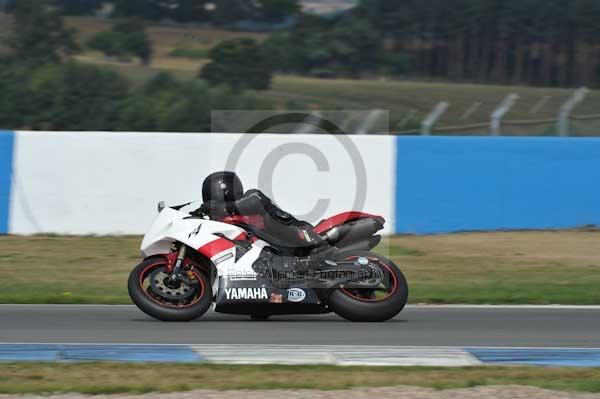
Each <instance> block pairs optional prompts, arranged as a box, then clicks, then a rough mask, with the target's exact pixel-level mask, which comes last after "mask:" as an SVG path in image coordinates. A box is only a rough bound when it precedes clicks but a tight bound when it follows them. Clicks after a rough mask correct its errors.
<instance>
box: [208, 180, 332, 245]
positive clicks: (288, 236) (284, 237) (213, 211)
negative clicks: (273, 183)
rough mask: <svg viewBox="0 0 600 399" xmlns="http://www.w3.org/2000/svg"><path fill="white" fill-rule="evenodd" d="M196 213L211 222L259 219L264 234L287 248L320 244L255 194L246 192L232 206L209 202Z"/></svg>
mask: <svg viewBox="0 0 600 399" xmlns="http://www.w3.org/2000/svg"><path fill="white" fill-rule="evenodd" d="M200 209H201V210H202V212H203V213H204V214H207V215H209V216H210V218H211V219H215V220H219V219H222V218H224V217H227V216H231V215H242V216H255V215H259V216H262V217H263V218H264V221H265V232H267V233H268V234H270V235H272V236H274V237H276V238H277V239H278V240H280V241H282V242H284V243H285V244H286V246H288V247H290V248H307V247H317V246H319V245H320V244H321V243H322V242H323V239H322V238H321V236H319V235H318V234H317V233H315V232H314V231H313V226H312V225H310V224H309V223H307V222H303V221H300V220H298V219H296V218H295V217H293V216H292V215H291V214H289V213H288V212H285V211H284V210H282V209H281V208H279V207H278V206H277V205H275V204H274V203H273V201H271V199H270V198H269V197H267V196H266V195H265V194H263V193H262V192H261V191H259V190H249V191H247V192H246V193H245V194H244V196H243V197H242V198H240V199H238V200H237V201H234V202H217V201H209V202H207V203H204V204H202V207H201V208H200Z"/></svg>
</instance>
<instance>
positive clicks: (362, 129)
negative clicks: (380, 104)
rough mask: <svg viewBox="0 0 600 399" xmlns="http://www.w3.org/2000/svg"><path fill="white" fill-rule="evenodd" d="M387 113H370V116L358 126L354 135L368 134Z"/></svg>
mask: <svg viewBox="0 0 600 399" xmlns="http://www.w3.org/2000/svg"><path fill="white" fill-rule="evenodd" d="M384 112H385V111H383V110H380V109H376V110H373V111H371V112H369V115H367V117H366V118H365V120H364V121H362V123H361V124H360V126H358V128H357V129H356V132H355V133H354V134H367V133H368V132H369V129H370V128H371V127H372V126H373V125H375V123H377V120H378V119H379V118H380V117H381V115H383V113H384Z"/></svg>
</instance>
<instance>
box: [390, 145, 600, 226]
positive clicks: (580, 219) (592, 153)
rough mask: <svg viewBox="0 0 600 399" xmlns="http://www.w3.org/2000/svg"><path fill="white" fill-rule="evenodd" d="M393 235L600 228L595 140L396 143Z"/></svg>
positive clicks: (599, 179)
mask: <svg viewBox="0 0 600 399" xmlns="http://www.w3.org/2000/svg"><path fill="white" fill-rule="evenodd" d="M396 163H397V176H396V180H397V185H396V231H397V232H398V233H416V234H427V233H442V232H451V231H468V230H501V229H543V228H565V227H574V226H582V225H589V224H595V225H600V138H541V137H540V138H537V137H536V138H533V137H519V138H516V137H515V138H509V137H398V139H397V161H396Z"/></svg>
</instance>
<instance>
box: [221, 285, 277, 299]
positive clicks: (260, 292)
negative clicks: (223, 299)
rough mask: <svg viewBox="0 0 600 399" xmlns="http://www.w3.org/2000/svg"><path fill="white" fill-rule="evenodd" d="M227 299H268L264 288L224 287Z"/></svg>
mask: <svg viewBox="0 0 600 399" xmlns="http://www.w3.org/2000/svg"><path fill="white" fill-rule="evenodd" d="M225 295H226V296H227V299H269V297H268V296H267V289H266V288H225Z"/></svg>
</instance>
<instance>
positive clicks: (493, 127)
mask: <svg viewBox="0 0 600 399" xmlns="http://www.w3.org/2000/svg"><path fill="white" fill-rule="evenodd" d="M518 99H519V95H518V94H517V93H511V94H509V95H508V96H506V97H504V100H502V102H501V103H500V104H499V105H498V107H497V108H496V109H495V110H494V112H492V115H491V120H490V134H491V135H492V136H499V135H500V125H501V124H502V118H504V115H506V113H507V112H508V111H510V109H511V108H512V106H513V105H515V102H516V101H517V100H518Z"/></svg>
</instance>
